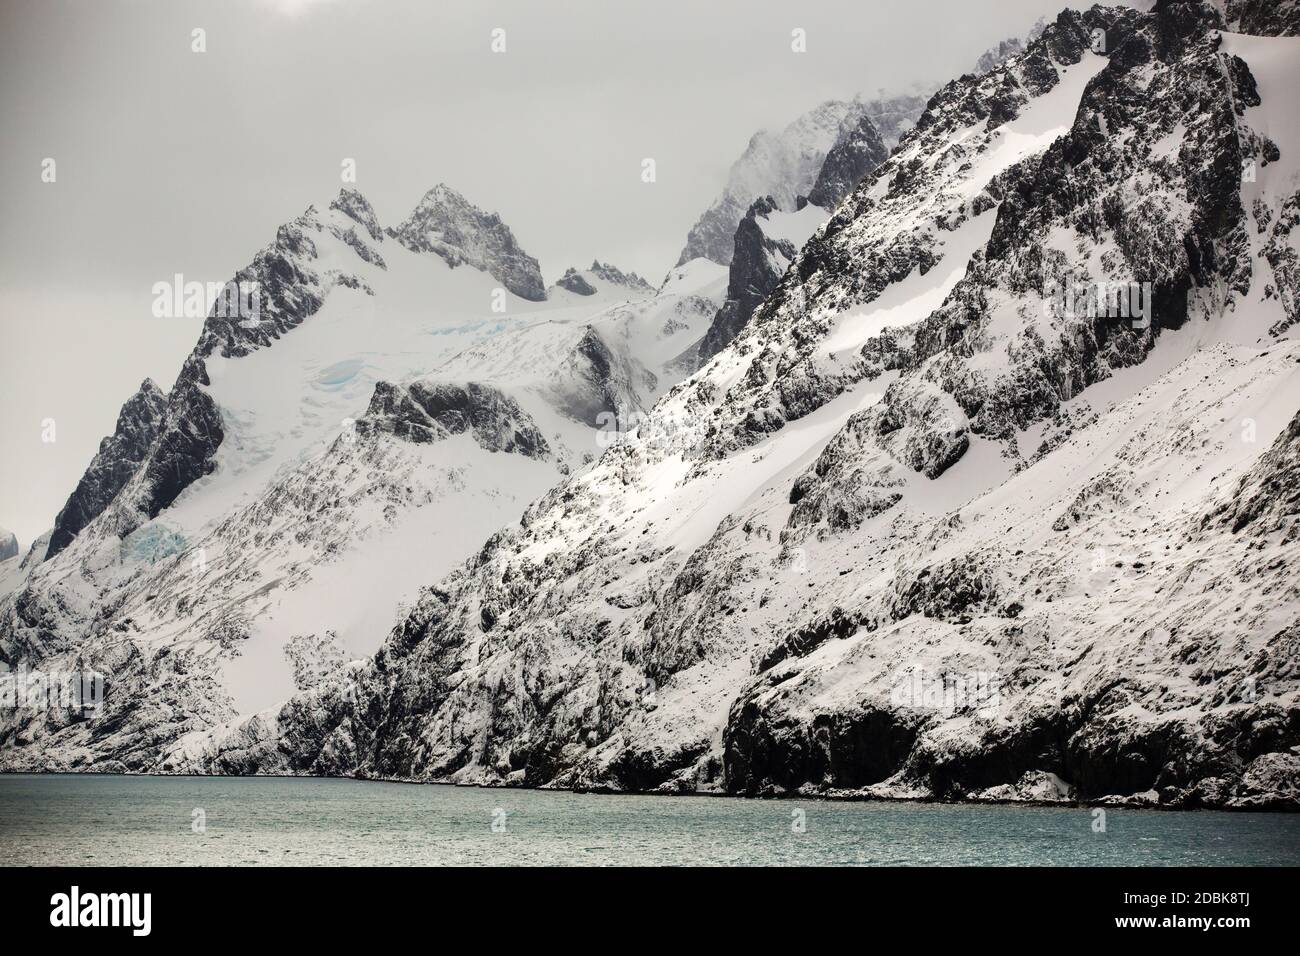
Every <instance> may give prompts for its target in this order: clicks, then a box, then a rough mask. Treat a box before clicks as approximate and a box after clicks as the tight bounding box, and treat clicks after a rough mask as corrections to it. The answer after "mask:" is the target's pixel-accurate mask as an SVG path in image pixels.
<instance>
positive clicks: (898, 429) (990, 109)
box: [110, 0, 1300, 808]
mask: <svg viewBox="0 0 1300 956" xmlns="http://www.w3.org/2000/svg"><path fill="white" fill-rule="evenodd" d="M1228 7H1229V8H1230V12H1231V10H1238V9H1240V8H1241V5H1235V6H1234V5H1232V4H1229V5H1228ZM1250 9H1252V10H1253V9H1254V8H1253V7H1251V8H1250ZM1246 21H1247V18H1246V17H1245V16H1244V15H1241V16H1240V19H1239V20H1233V21H1232V22H1231V23H1230V22H1228V21H1227V20H1225V15H1224V10H1223V9H1222V8H1220V7H1219V6H1216V5H1213V4H1209V3H1197V2H1191V0H1160V2H1158V3H1156V4H1155V6H1154V8H1153V9H1152V10H1151V11H1150V12H1140V11H1135V10H1132V9H1125V8H1102V7H1094V8H1093V9H1091V10H1089V11H1087V12H1085V13H1075V12H1072V11H1067V12H1065V13H1063V14H1061V15H1060V16H1059V17H1058V18H1057V19H1056V20H1055V21H1053V22H1052V23H1050V24H1048V25H1047V27H1046V29H1045V30H1044V31H1043V33H1042V34H1041V36H1039V37H1038V38H1037V39H1035V40H1034V41H1033V42H1031V43H1030V44H1028V46H1027V47H1026V49H1025V50H1024V52H1023V53H1021V54H1018V55H1016V56H1014V57H1012V58H1011V59H1010V60H1008V61H1007V62H1005V63H1003V64H1002V65H1000V66H999V67H997V68H996V69H994V70H992V71H991V72H989V73H987V74H985V75H983V76H966V77H962V78H961V79H959V80H957V81H954V82H952V83H950V84H948V85H947V86H945V87H944V88H943V89H942V90H941V91H940V92H939V93H938V94H937V95H936V96H935V97H934V98H933V99H932V100H931V102H930V104H929V106H928V107H927V109H926V111H925V113H924V115H922V116H921V117H920V119H919V120H918V121H917V124H916V126H915V128H914V129H913V130H912V131H911V132H910V133H908V134H907V135H906V136H905V137H904V138H903V140H902V142H901V143H900V144H899V146H898V148H897V149H896V150H895V152H894V153H893V154H892V155H891V157H890V158H889V159H888V160H887V161H886V162H885V163H884V164H883V165H881V166H880V167H879V168H878V169H877V170H876V171H875V172H874V173H873V174H872V175H871V176H869V177H868V178H867V180H865V181H864V182H863V183H862V184H861V185H860V186H859V187H858V188H857V189H856V190H855V191H854V192H853V193H852V195H851V196H849V197H848V199H846V200H845V201H844V202H843V203H842V204H841V205H840V206H839V207H838V209H837V210H836V212H835V214H834V216H833V217H832V218H831V219H830V221H829V222H827V223H825V224H823V225H822V226H821V227H820V228H819V229H818V230H817V231H816V233H815V234H814V235H813V237H812V238H811V239H810V240H809V241H808V242H807V243H806V244H804V246H803V247H802V249H801V251H800V252H799V253H798V255H797V256H796V258H795V259H794V261H793V262H792V263H791V264H790V266H789V267H788V269H787V270H786V271H785V273H784V275H783V277H782V278H781V280H780V282H779V284H778V285H777V287H776V289H775V290H774V291H773V292H772V293H771V294H770V295H769V296H768V298H767V299H766V301H765V302H764V303H763V305H762V306H761V307H760V308H759V309H758V310H757V312H756V313H755V315H754V316H753V318H752V319H751V320H750V321H749V322H748V323H747V324H745V325H744V326H743V328H741V329H740V330H739V332H738V334H737V335H736V337H735V339H734V340H733V341H732V342H731V343H730V344H729V345H728V346H727V347H725V348H724V349H723V350H722V351H720V352H719V353H718V354H717V355H716V356H714V357H713V359H712V360H711V361H709V362H708V364H707V365H705V366H704V367H703V368H702V369H700V370H699V371H698V372H697V373H696V374H694V375H693V376H692V377H691V378H690V379H688V380H687V381H685V382H683V383H680V384H678V385H676V386H675V387H673V388H672V389H670V390H669V391H668V393H667V395H666V396H665V397H664V398H662V399H661V400H660V401H659V402H658V404H657V405H656V406H655V407H654V410H653V412H652V413H651V415H650V417H649V419H648V420H646V421H643V422H641V423H640V425H639V427H638V429H637V430H636V431H635V432H634V433H633V434H631V435H630V436H628V437H627V440H625V441H623V442H621V443H619V444H617V445H615V446H614V447H612V448H611V449H609V450H608V451H607V452H606V453H605V454H604V456H603V457H602V458H601V459H600V460H599V461H598V462H596V463H595V464H594V465H592V466H591V467H589V468H587V469H586V470H584V471H582V472H580V473H578V474H575V475H573V476H571V477H570V478H569V479H568V480H567V481H565V482H564V483H563V484H561V485H560V486H558V487H556V488H555V489H553V490H552V491H550V492H548V493H547V494H546V495H545V496H544V497H542V498H541V499H540V500H539V501H538V502H536V503H535V504H534V505H532V506H531V507H530V508H529V509H528V510H527V512H526V513H525V515H524V517H523V520H522V521H521V522H520V524H519V526H518V527H516V528H513V529H511V530H509V531H506V532H503V533H500V534H498V535H496V536H494V537H493V538H492V539H491V540H490V541H489V542H488V543H487V544H486V545H485V546H484V547H483V548H482V549H481V550H480V551H478V553H477V554H475V556H474V557H472V558H471V559H470V560H469V561H467V562H466V563H465V564H464V565H463V566H461V567H459V568H457V569H456V570H455V571H453V572H452V573H451V574H450V575H448V576H447V577H446V578H444V579H442V580H441V581H440V582H439V583H437V584H435V585H434V586H432V587H429V588H428V589H426V590H425V591H424V592H423V593H422V595H421V597H420V599H419V601H418V603H417V604H416V605H415V607H414V608H412V610H411V612H410V614H409V615H408V616H406V617H405V619H403V620H402V621H400V622H399V623H398V625H397V626H396V627H395V628H394V629H393V631H392V632H391V634H390V635H389V636H388V639H387V640H386V642H385V643H384V645H383V647H382V648H381V649H380V651H379V652H378V653H377V654H376V655H375V657H374V658H373V660H371V661H368V662H364V663H358V664H356V665H354V666H352V667H351V668H349V669H347V670H345V671H342V672H336V673H335V674H334V675H333V676H331V677H330V678H329V679H328V680H326V681H325V682H323V683H322V684H321V685H320V686H318V687H317V688H315V689H314V690H312V691H310V692H306V693H303V694H300V695H297V696H295V697H294V698H293V699H292V700H290V701H289V702H288V703H287V704H285V705H284V706H282V707H277V708H272V709H270V710H267V711H266V712H264V713H263V714H260V715H258V716H257V717H255V718H250V719H244V720H239V721H235V722H232V723H230V724H227V725H222V726H219V727H212V728H206V729H205V728H196V729H195V731H194V732H193V733H190V734H188V735H186V736H184V737H181V738H180V739H177V740H176V741H175V743H174V745H172V746H170V748H167V747H164V748H163V749H165V750H166V755H165V756H161V757H157V758H156V759H155V762H154V763H153V764H151V766H154V767H156V768H159V769H166V770H184V771H193V770H197V771H220V772H231V771H238V772H277V773H329V774H354V775H360V776H383V777H393V778H401V779H415V780H450V781H457V782H475V783H495V784H500V783H504V784H525V785H532V786H565V787H598V788H609V789H635V790H663V791H683V790H684V791H727V792H733V793H755V794H757V793H788V792H807V793H817V794H828V795H845V794H861V795H878V796H911V797H925V796H930V797H944V798H965V799H1024V798H1038V799H1060V798H1062V797H1066V796H1081V797H1084V798H1088V799H1093V800H1103V801H1111V802H1121V803H1160V804H1163V805H1169V806H1228V807H1242V808H1250V807H1277V806H1286V807H1295V806H1297V805H1298V804H1300V793H1298V792H1297V780H1300V755H1298V754H1297V747H1300V702H1298V701H1297V696H1298V693H1300V685H1298V682H1297V677H1296V673H1295V668H1294V661H1295V658H1296V653H1297V640H1300V629H1298V628H1300V621H1298V618H1300V584H1297V582H1298V581H1300V575H1297V560H1298V559H1300V550H1298V548H1297V543H1298V542H1300V515H1298V514H1297V498H1296V494H1295V491H1294V489H1295V488H1296V486H1297V477H1298V475H1297V468H1298V467H1300V415H1297V408H1300V341H1297V328H1296V319H1297V313H1296V295H1297V280H1298V278H1300V271H1298V270H1297V269H1296V262H1297V246H1296V240H1295V238H1294V236H1293V231H1294V226H1295V223H1296V222H1297V214H1296V210H1297V208H1298V207H1300V124H1297V122H1296V118H1295V115H1294V111H1293V110H1292V109H1291V108H1290V98H1291V92H1290V91H1291V90H1293V89H1295V88H1296V87H1297V84H1298V83H1300V46H1297V44H1300V39H1297V37H1296V33H1297V32H1300V31H1298V29H1297V27H1298V25H1300V24H1298V23H1297V20H1296V18H1295V16H1294V15H1292V14H1288V15H1287V16H1285V17H1282V18H1281V19H1277V18H1272V17H1259V18H1255V19H1252V20H1250V23H1249V25H1251V26H1254V27H1255V28H1256V29H1259V30H1260V31H1261V32H1262V33H1263V34H1266V35H1257V36H1255V35H1244V34H1240V33H1232V32H1227V31H1226V29H1225V28H1226V27H1228V26H1230V25H1232V26H1237V27H1239V28H1241V29H1245V28H1246V27H1247V26H1248V24H1247V22H1246ZM1098 36H1101V37H1103V38H1104V42H1102V43H1098V42H1097V38H1098ZM1094 50H1096V51H1098V52H1094ZM1130 282H1133V283H1137V289H1136V290H1135V291H1134V292H1133V294H1132V295H1131V296H1128V297H1126V298H1125V299H1124V303H1125V306H1126V310H1125V311H1124V312H1122V313H1120V312H1118V309H1117V306H1116V307H1111V306H1110V305H1107V303H1112V304H1113V303H1116V302H1117V300H1116V298H1115V297H1113V296H1111V297H1110V298H1107V297H1106V296H1110V293H1109V292H1107V293H1106V294H1105V296H1103V297H1102V299H1101V300H1100V301H1101V302H1102V305H1103V307H1102V308H1100V309H1097V308H1092V309H1087V308H1082V307H1081V306H1080V304H1079V303H1080V301H1082V300H1081V299H1080V300H1075V299H1074V298H1073V296H1072V295H1071V296H1066V295H1058V294H1057V290H1059V289H1063V288H1065V289H1069V290H1071V292H1073V291H1074V290H1075V289H1076V288H1084V289H1091V290H1094V291H1095V290H1097V289H1098V288H1099V286H1098V284H1099V283H1107V285H1106V286H1104V287H1101V288H1102V289H1103V290H1106V289H1118V288H1120V286H1119V285H1115V286H1111V285H1110V283H1117V284H1118V283H1122V284H1123V286H1122V287H1123V289H1124V290H1125V291H1126V292H1127V291H1128V290H1129V286H1128V283H1130ZM1144 283H1149V285H1147V286H1145V287H1144V286H1143V284H1144ZM132 713H133V711H131V709H130V707H129V706H128V708H127V710H125V711H124V712H123V714H122V717H121V718H120V721H127V720H131V719H134V718H133V717H132ZM110 717H111V714H110ZM120 721H119V724H118V725H119V726H121V722H120Z"/></svg>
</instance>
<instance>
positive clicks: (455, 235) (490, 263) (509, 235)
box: [388, 183, 546, 302]
mask: <svg viewBox="0 0 1300 956" xmlns="http://www.w3.org/2000/svg"><path fill="white" fill-rule="evenodd" d="M388 234H389V235H390V236H392V237H393V238H395V239H396V240H397V241H398V242H400V243H401V244H402V245H403V246H405V247H406V248H407V249H410V250H411V251H412V252H432V253H434V254H435V255H438V256H440V257H441V258H443V259H444V260H445V261H446V262H447V264H448V265H449V266H451V267H452V268H453V269H454V268H455V267H456V266H459V265H463V264H468V265H471V266H473V267H474V268H476V269H479V270H481V271H483V272H487V273H489V274H490V275H492V276H493V277H495V278H496V279H498V280H500V282H501V283H502V284H503V285H504V286H505V287H506V288H507V289H509V290H510V291H511V292H513V293H514V294H515V295H517V296H519V297H520V298H524V299H529V300H531V301H533V302H540V301H542V300H544V299H545V298H546V284H545V283H544V282H543V281H542V273H541V269H540V268H539V267H538V264H537V260H536V259H534V258H533V257H532V256H530V255H528V254H527V253H526V252H524V250H523V248H522V247H520V245H519V243H518V241H517V240H516V239H515V235H514V233H513V232H511V230H510V227H509V226H507V225H506V224H505V222H503V221H502V219H501V217H500V215H498V214H497V213H495V212H488V211H486V210H483V209H480V208H479V207H478V206H476V205H474V204H473V203H472V202H470V201H469V200H468V199H466V198H465V197H464V196H463V195H461V193H459V192H457V191H456V190H455V189H452V188H451V187H450V186H448V185H447V184H446V183H438V185H436V186H434V187H433V188H432V189H430V190H429V191H428V192H426V193H425V194H424V196H423V197H422V198H421V199H420V202H419V203H418V204H417V205H416V207H415V209H414V210H412V212H411V214H410V215H409V216H408V217H407V218H406V220H405V221H404V222H402V224H401V225H399V226H398V227H397V228H396V229H390V230H388Z"/></svg>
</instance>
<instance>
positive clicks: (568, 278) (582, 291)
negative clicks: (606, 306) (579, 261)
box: [555, 267, 596, 295]
mask: <svg viewBox="0 0 1300 956" xmlns="http://www.w3.org/2000/svg"><path fill="white" fill-rule="evenodd" d="M555 284H556V285H558V286H559V287H560V288H561V289H568V290H569V291H570V292H573V293H575V294H577V295H595V294H596V289H595V287H594V286H593V285H592V284H591V283H590V282H588V281H587V280H586V279H584V278H583V277H582V273H581V272H579V271H578V270H577V269H574V268H572V267H570V268H569V269H568V270H567V271H565V273H564V275H563V276H561V277H560V279H559V281H558V282H556V283H555Z"/></svg>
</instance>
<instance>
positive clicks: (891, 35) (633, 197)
mask: <svg viewBox="0 0 1300 956" xmlns="http://www.w3.org/2000/svg"><path fill="white" fill-rule="evenodd" d="M1063 5H1064V3H1063V2H1062V0H871V2H865V0H815V2H813V0H799V2H791V0H685V2H678V0H620V2H611V0H589V2H579V0H567V2H561V0H501V2H487V0H464V2H458V0H410V2H403V0H221V2H215V0H213V2H185V0H96V2H89V0H87V2H60V0H0V124H2V125H0V128H2V129H3V131H4V132H3V135H2V136H0V173H2V175H0V526H5V527H8V528H10V529H12V530H13V531H15V532H16V533H17V534H18V537H19V540H20V542H21V543H22V545H23V546H24V547H25V546H26V545H27V544H29V543H30V542H31V540H32V538H33V537H34V536H36V535H37V534H39V533H40V532H42V531H44V530H46V529H47V528H49V527H50V525H51V524H52V522H53V518H54V515H55V513H56V512H57V511H58V509H59V508H60V507H61V506H62V504H63V502H64V500H65V499H66V497H67V495H68V493H69V492H70V491H71V490H72V488H73V486H74V485H75V484H76V481H77V479H78V477H79V476H80V474H81V472H82V471H83V470H84V468H85V466H86V464H87V463H88V461H89V459H90V457H91V456H92V455H93V454H94V451H95V448H96V446H97V444H98V442H99V440H100V438H102V437H103V436H104V435H106V434H108V433H109V432H111V431H112V428H113V423H114V421H115V419H116V415H117V411H118V409H119V408H120V406H121V404H122V402H123V401H124V400H125V399H126V398H128V397H129V396H130V395H131V394H132V392H133V391H134V390H135V388H136V387H137V386H138V385H139V382H140V381H141V379H142V378H144V376H146V375H149V376H152V377H153V378H154V379H155V380H156V381H158V383H159V384H160V385H161V386H162V387H164V388H170V386H171V384H172V381H173V379H174V377H175V374H176V372H177V371H178V369H179V366H180V362H181V361H182V359H183V358H184V356H185V354H186V353H187V352H188V351H189V349H190V348H191V347H192V346H193V344H194V341H195V338H196V336H197V334H198V331H199V327H200V322H199V321H198V320H193V319H179V318H176V319H155V318H152V317H151V315H150V305H151V303H152V300H153V294H152V292H151V288H152V286H153V284H154V283H155V282H158V281H163V280H170V278H171V276H172V275H173V274H174V273H177V272H179V273H182V274H184V275H185V277H186V278H187V279H198V280H200V281H208V280H212V281H222V280H225V279H226V278H228V277H229V276H231V275H232V274H233V273H234V272H235V271H236V270H237V269H238V268H240V267H241V266H242V265H244V264H245V263H247V262H248V260H249V259H250V258H251V257H252V255H253V253H254V252H256V251H257V249H259V248H260V247H261V246H263V245H265V244H266V243H267V242H268V241H269V240H270V239H271V238H272V237H273V236H274V231H275V227H276V226H277V225H278V224H280V223H282V222H284V221H286V220H288V219H291V218H293V217H294V216H296V215H298V214H300V213H301V212H302V211H303V209H305V208H306V207H307V206H308V205H309V204H311V203H316V204H318V205H324V204H325V203H328V201H329V199H330V198H331V197H332V196H333V195H334V194H335V193H336V192H337V190H338V188H339V185H340V164H341V163H342V161H343V160H344V159H345V158H352V159H355V161H356V165H357V173H358V177H357V186H358V188H360V189H361V191H362V192H363V193H365V195H366V196H368V197H369V198H370V200H371V202H372V203H373V204H374V206H375V209H376V211H377V213H378V215H379V218H380V221H381V223H383V224H385V225H392V224H394V223H396V222H398V221H400V220H401V219H402V218H404V217H405V215H406V214H407V213H408V212H409V211H410V209H411V208H412V207H413V206H414V205H415V204H416V202H417V201H418V200H419V198H420V196H421V195H422V194H423V193H424V192H425V190H427V189H428V188H430V187H431V186H433V185H434V184H436V183H438V182H446V183H448V184H449V185H451V186H453V187H454V188H456V189H458V190H460V191H461V192H462V193H464V194H465V195H466V197H467V198H469V199H470V200H471V201H472V202H474V203H476V204H477V205H479V206H482V207H484V208H487V209H492V210H495V211H497V212H499V213H500V214H501V216H502V218H503V219H504V220H505V221H506V222H507V223H508V224H509V225H510V227H511V229H512V230H513V231H514V233H515V235H516V237H517V238H518V239H519V241H520V243H521V244H522V246H523V247H524V248H525V249H526V250H527V251H528V252H529V253H530V254H532V255H534V256H536V257H537V258H538V259H539V260H540V261H541V265H542V272H543V274H544V276H545V277H546V279H547V281H553V280H554V279H555V278H556V277H558V276H559V275H560V274H561V273H562V272H563V271H564V269H565V268H566V267H567V266H569V265H586V264H588V263H590V261H591V260H592V259H593V258H596V257H599V258H600V259H602V260H608V261H610V262H613V263H614V264H615V265H617V266H619V267H621V268H624V269H635V270H636V271H638V272H641V273H642V274H644V275H646V276H647V277H648V278H650V279H651V281H652V282H657V281H658V280H659V279H660V278H662V276H663V274H664V272H665V271H666V270H667V269H668V268H669V267H670V266H671V265H672V264H673V262H675V261H676V257H677V254H678V252H679V251H680V249H681V247H682V244H683V241H684V239H685V236H686V231H687V229H688V228H689V227H690V225H691V224H692V223H693V222H694V220H695V219H696V217H697V216H698V215H699V214H700V212H701V211H703V209H704V208H706V207H707V206H708V205H709V203H710V202H711V200H712V199H713V198H714V196H715V195H716V194H717V193H718V191H719V189H720V188H721V186H722V185H723V183H724V181H725V179H726V174H727V169H728V167H729V166H730V165H731V163H732V162H733V161H734V160H735V159H736V158H737V157H738V156H739V155H740V153H741V152H742V151H743V150H744V148H745V145H746V143H747V142H748V140H749V138H750V136H751V135H752V134H753V133H754V132H756V131H757V130H758V129H760V128H763V127H772V128H776V127H780V126H783V125H785V124H786V123H787V122H789V121H790V120H791V119H793V118H794V117H796V116H797V115H799V114H800V113H802V112H804V111H805V110H807V109H809V108H811V107H813V106H815V105H816V104H817V103H818V102H820V101H822V100H825V99H829V98H847V97H851V96H853V95H854V94H856V93H866V94H874V93H875V92H876V91H878V90H880V89H882V88H883V89H897V88H903V87H906V86H908V85H910V84H913V83H917V82H919V83H922V84H927V85H937V84H938V83H939V82H941V81H942V80H946V79H949V78H951V77H952V76H954V75H956V74H959V73H961V72H965V71H967V70H969V69H970V68H971V66H972V64H973V61H974V59H975V58H976V57H977V56H978V55H979V53H980V52H982V51H983V50H985V49H987V48H988V47H989V46H992V45H993V44H995V43H996V42H997V41H998V40H999V39H1002V38H1005V37H1008V36H1020V35H1023V34H1024V33H1025V32H1026V31H1027V30H1028V29H1029V27H1030V26H1031V25H1032V24H1033V23H1034V21H1035V20H1036V19H1037V18H1038V17H1039V16H1041V15H1044V14H1046V15H1049V16H1054V15H1055V14H1056V13H1057V12H1058V11H1059V9H1060V8H1061V7H1062V6H1063ZM796 27H800V28H802V29H804V30H805V31H806V32H807V52H806V53H804V54H795V53H792V52H791V49H790V34H791V30H792V29H794V28H796ZM195 28H202V29H203V30H204V31H205V33H206V47H207V49H206V52H204V53H195V52H192V49H191V47H192V31H193V30H194V29H195ZM495 28H502V29H504V30H505V37H506V52H505V53H504V54H495V53H493V52H492V51H491V48H490V44H491V34H492V31H493V29H495ZM645 157H653V158H654V159H655V161H656V165H657V174H658V180H657V182H656V183H654V184H653V185H646V184H644V183H642V182H641V180H640V171H641V165H640V164H641V160H642V159H643V158H645ZM46 158H52V159H54V160H55V163H56V165H55V173H56V177H57V178H56V180H55V181H54V182H53V183H47V182H43V181H42V163H43V161H44V160H45V159H46ZM49 418H52V419H54V421H55V428H56V431H55V437H56V440H55V441H54V442H53V443H45V442H42V421H43V420H44V419H49Z"/></svg>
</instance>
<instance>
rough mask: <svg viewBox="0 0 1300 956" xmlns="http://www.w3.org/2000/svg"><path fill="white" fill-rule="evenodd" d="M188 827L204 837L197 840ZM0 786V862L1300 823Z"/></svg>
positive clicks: (917, 848)
mask: <svg viewBox="0 0 1300 956" xmlns="http://www.w3.org/2000/svg"><path fill="white" fill-rule="evenodd" d="M200 821H201V822H202V827H201V828H200V827H199V826H198V824H199V822H200ZM1097 822H1098V818H1097V817H1095V816H1094V811H1093V810H1092V809H1089V808H1083V807H1059V808H1058V807H1021V806H1007V805H999V806H962V805H951V804H947V805H945V804H920V803H881V802H870V803H860V802H852V803H850V802H832V801H818V800H744V799H736V798H729V797H663V796H638V795H627V796H624V795H598V794H575V793H565V792H555V791H538V790H516V789H510V790H496V789H478V788H470V787H450V786H423V785H415V784H401V783H381V782H374V781H357V780H338V779H312V778H278V777H124V776H104V775H91V774H68V775H31V774H14V775H0V864H4V865H13V864H37V865H70V866H71V865H76V866H82V865H115V864H121V865H151V864H172V865H176V864H223V865H231V864H233V865H241V864H252V865H259V864H260V865H266V864H282V865H307V864H371V865H381V864H434V865H436V864H503V865H532V864H555V865H610V864H613V865H627V864H642V865H689V864H721V865H754V864H787V865H798V864H811V865H935V864H947V865H986V864H987V865H1016V864H1045V865H1059V866H1093V865H1118V866H1125V865H1135V866H1148V865H1175V866H1177V865H1192V864H1195V865H1231V864H1236V865H1291V866H1294V865H1297V864H1300V815H1296V814H1282V813H1220V812H1165V811H1151V810H1123V809H1107V810H1106V813H1105V830H1104V832H1099V831H1098V829H1097V826H1096V825H1097Z"/></svg>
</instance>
